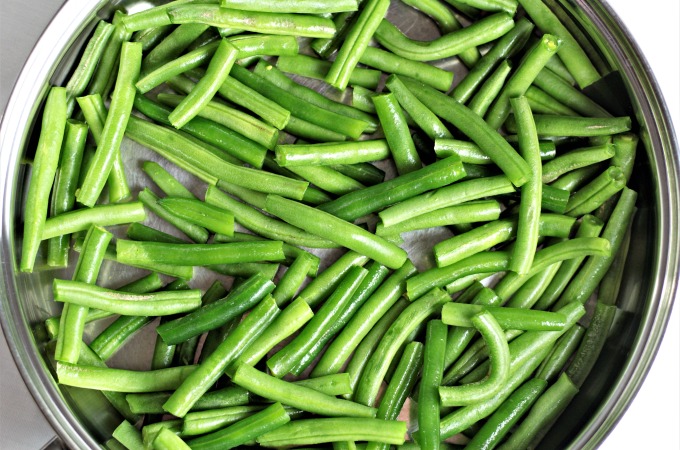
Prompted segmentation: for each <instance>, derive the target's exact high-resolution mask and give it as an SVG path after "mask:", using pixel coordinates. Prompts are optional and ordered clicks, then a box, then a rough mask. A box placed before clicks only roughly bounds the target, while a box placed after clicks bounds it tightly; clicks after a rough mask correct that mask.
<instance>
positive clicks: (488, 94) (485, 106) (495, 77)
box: [469, 59, 512, 117]
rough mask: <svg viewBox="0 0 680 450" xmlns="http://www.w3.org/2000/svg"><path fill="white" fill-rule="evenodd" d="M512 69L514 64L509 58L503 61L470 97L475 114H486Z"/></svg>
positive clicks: (470, 105)
mask: <svg viewBox="0 0 680 450" xmlns="http://www.w3.org/2000/svg"><path fill="white" fill-rule="evenodd" d="M511 70H512V66H511V65H510V62H509V61H508V60H507V59H506V60H503V61H501V63H500V64H499V65H498V68H497V69H496V70H495V71H494V72H493V73H492V74H491V75H490V76H489V78H488V79H487V80H486V81H485V82H484V84H483V85H482V86H481V87H480V88H479V91H478V92H477V93H476V94H475V96H474V97H472V98H471V99H470V103H469V107H470V109H471V110H472V111H473V112H474V113H475V114H478V115H479V116H480V117H484V116H485V115H486V113H487V111H488V110H489V108H490V107H491V105H492V104H493V102H494V101H495V100H496V98H497V97H498V95H499V94H500V93H501V92H502V90H503V86H504V85H505V82H506V78H507V77H508V75H510V71H511Z"/></svg>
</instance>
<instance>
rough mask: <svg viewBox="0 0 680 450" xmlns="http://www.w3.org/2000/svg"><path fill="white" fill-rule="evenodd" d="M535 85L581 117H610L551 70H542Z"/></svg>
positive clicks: (605, 111)
mask: <svg viewBox="0 0 680 450" xmlns="http://www.w3.org/2000/svg"><path fill="white" fill-rule="evenodd" d="M534 85H535V86H537V87H539V88H540V89H542V90H543V91H545V92H546V93H548V94H549V95H550V96H552V97H553V98H555V99H556V100H558V101H559V102H561V103H562V104H564V105H566V106H567V107H569V108H571V109H572V110H574V111H576V112H577V113H578V114H579V115H583V116H589V117H610V116H611V115H610V114H609V113H608V112H607V110H605V109H604V108H603V107H602V106H600V105H598V104H597V103H595V102H594V101H593V100H591V99H590V98H589V97H588V96H586V95H585V94H583V93H582V92H581V91H580V90H578V89H576V88H575V87H574V86H573V85H572V84H571V83H569V82H568V81H566V80H564V79H563V78H561V77H560V76H559V75H557V74H556V73H555V72H553V71H552V70H550V69H549V68H547V67H546V68H544V69H543V70H541V71H540V72H539V73H538V75H536V78H535V79H534Z"/></svg>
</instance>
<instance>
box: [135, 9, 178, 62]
mask: <svg viewBox="0 0 680 450" xmlns="http://www.w3.org/2000/svg"><path fill="white" fill-rule="evenodd" d="M127 17H129V16H127ZM173 29H174V27H173V26H172V25H160V26H157V27H150V28H146V29H144V30H139V31H137V32H135V33H134V34H133V36H132V41H134V42H140V43H141V44H142V52H144V53H147V52H148V51H149V50H150V49H152V48H153V47H155V46H156V45H157V44H158V43H159V42H160V41H162V40H163V39H164V38H165V37H166V36H167V35H168V34H170V33H171V32H172V30H173Z"/></svg>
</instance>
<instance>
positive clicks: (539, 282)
mask: <svg viewBox="0 0 680 450" xmlns="http://www.w3.org/2000/svg"><path fill="white" fill-rule="evenodd" d="M561 266H562V262H557V263H555V264H552V265H550V266H548V267H546V268H545V269H543V270H542V271H540V272H538V273H536V275H534V276H533V277H531V278H530V279H529V280H528V281H527V282H526V283H524V285H523V286H522V287H520V288H519V289H518V290H517V292H515V293H514V294H513V296H512V298H511V299H510V301H509V302H508V303H507V304H506V306H508V307H511V308H525V309H528V308H533V307H534V305H535V304H536V303H537V302H538V300H539V299H540V298H541V296H542V295H543V293H544V292H545V291H546V289H547V288H548V286H549V285H550V283H551V282H552V280H553V279H554V278H555V275H556V274H557V272H558V271H559V269H560V267H561Z"/></svg>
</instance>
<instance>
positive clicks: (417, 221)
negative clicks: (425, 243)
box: [375, 200, 501, 236]
mask: <svg viewBox="0 0 680 450" xmlns="http://www.w3.org/2000/svg"><path fill="white" fill-rule="evenodd" d="M500 213H501V206H500V203H498V202H497V201H495V200H482V201H477V202H470V203H464V204H462V205H456V206H449V207H448V208H441V209H436V210H434V211H432V212H430V213H426V214H421V215H419V216H415V217H413V218H412V219H408V220H405V221H403V222H399V223H397V224H396V225H392V226H391V227H385V226H383V225H382V224H381V223H378V225H377V227H376V230H375V233H376V234H377V235H379V236H390V235H394V234H399V233H404V232H408V231H413V230H421V229H427V228H433V227H441V226H446V225H455V224H459V223H474V222H488V221H492V220H497V219H498V218H499V217H500Z"/></svg>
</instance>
